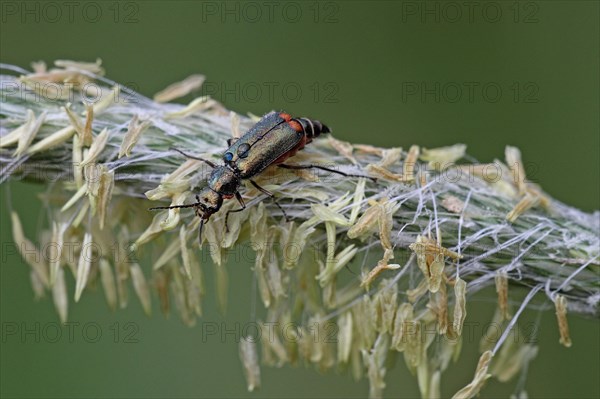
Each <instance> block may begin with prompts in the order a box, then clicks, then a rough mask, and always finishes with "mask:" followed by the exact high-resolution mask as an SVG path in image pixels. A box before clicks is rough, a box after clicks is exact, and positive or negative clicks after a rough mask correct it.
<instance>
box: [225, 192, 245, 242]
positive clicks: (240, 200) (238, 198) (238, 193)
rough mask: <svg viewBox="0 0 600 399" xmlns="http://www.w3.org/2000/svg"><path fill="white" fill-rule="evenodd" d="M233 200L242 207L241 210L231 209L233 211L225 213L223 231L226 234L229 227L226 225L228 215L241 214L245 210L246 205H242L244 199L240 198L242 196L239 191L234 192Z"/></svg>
mask: <svg viewBox="0 0 600 399" xmlns="http://www.w3.org/2000/svg"><path fill="white" fill-rule="evenodd" d="M235 199H236V200H238V202H239V203H240V205H241V206H242V207H241V208H238V209H233V210H229V211H227V213H226V214H225V231H226V232H227V233H229V225H228V224H227V220H229V214H230V213H234V212H241V211H243V210H244V209H246V204H245V203H244V199H243V198H242V195H241V194H240V192H239V191H236V192H235Z"/></svg>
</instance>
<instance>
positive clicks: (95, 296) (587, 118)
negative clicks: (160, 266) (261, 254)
mask: <svg viewBox="0 0 600 399" xmlns="http://www.w3.org/2000/svg"><path fill="white" fill-rule="evenodd" d="M1 10H2V15H1V28H0V29H1V30H0V33H1V35H0V60H1V61H2V62H4V63H11V64H16V65H20V66H22V67H25V68H29V64H30V62H31V61H37V60H44V61H46V62H47V63H48V64H50V63H51V62H52V61H53V60H55V59H74V60H82V61H93V60H95V59H96V58H97V57H99V58H101V59H102V60H103V65H104V66H105V67H106V69H107V75H108V77H110V78H112V79H113V80H116V81H118V82H121V83H125V84H128V85H130V86H131V87H133V88H135V89H137V90H139V91H140V92H141V93H143V94H146V95H149V96H151V95H152V94H154V93H155V92H157V91H158V90H160V89H162V88H164V87H165V86H166V85H168V84H170V83H172V82H174V81H178V80H180V79H182V78H184V77H186V76H187V75H189V74H191V73H198V72H199V73H203V74H205V75H206V76H207V79H208V80H207V82H206V85H205V88H204V89H203V90H202V91H201V92H200V93H196V95H200V94H211V95H212V96H213V97H215V98H216V99H218V100H220V101H222V102H223V103H224V104H225V105H226V106H227V107H228V108H230V109H233V110H235V111H238V112H241V113H245V112H253V113H255V114H262V113H264V112H266V111H269V110H271V109H285V110H287V111H289V112H291V113H293V114H296V115H307V116H311V117H314V118H318V119H321V120H322V121H325V122H327V123H328V125H330V126H331V127H332V128H333V130H334V133H335V135H336V137H338V138H341V139H344V140H349V141H353V142H363V143H370V144H374V145H379V146H402V147H404V148H407V147H408V146H410V145H411V144H419V145H422V146H425V147H435V146H441V145H449V144H453V143H459V142H460V143H466V144H467V145H468V149H469V150H468V151H469V153H470V154H471V155H473V156H475V157H476V158H478V159H479V160H481V161H492V160H493V159H494V158H499V159H503V156H504V147H505V145H507V144H510V145H515V146H517V147H519V148H520V149H521V151H522V153H523V159H524V161H525V163H526V169H527V171H528V177H529V178H530V179H531V180H533V181H534V182H537V183H539V184H541V185H542V187H543V188H544V189H545V190H546V191H547V192H548V193H549V194H550V195H552V196H554V197H555V198H557V199H558V200H560V201H563V202H565V203H567V204H570V205H573V206H576V207H579V208H581V209H584V210H586V211H592V210H595V209H598V208H599V207H600V206H599V196H600V192H599V185H598V181H599V173H600V167H599V166H600V165H599V147H600V146H599V144H600V143H599V138H600V135H599V131H600V129H599V128H600V123H599V113H598V109H599V108H600V104H599V71H600V65H599V36H600V35H599V33H600V32H599V16H600V15H599V3H598V2H597V1H570V2H567V1H531V2H527V1H523V2H515V1H496V2H462V1H461V2H438V1H428V2H417V1H398V2H392V1H347V2H346V1H344V2H321V3H315V2H312V1H298V2H280V1H272V2H262V1H258V2H249V3H244V2H238V1H231V2H219V1H217V2H214V1H197V2H193V1H164V0H163V1H142V2H128V1H126V2H113V1H97V2H81V1H71V2H60V1H59V2H51V3H50V5H47V3H44V2H33V1H32V2H26V1H25V2H24V1H2V2H1ZM191 98H192V97H191V96H188V97H186V98H185V99H184V101H186V100H190V99H191ZM0 190H1V193H0V195H1V197H0V198H1V201H2V206H0V216H1V222H2V223H1V232H0V233H1V241H2V246H3V248H2V250H3V255H2V267H1V269H0V273H1V291H0V301H1V303H0V305H1V322H2V329H3V330H2V331H3V335H2V342H1V348H0V354H1V356H0V366H1V370H0V371H1V373H0V386H1V388H0V395H1V396H2V397H59V398H63V397H78V398H91V397H108V396H118V397H127V398H129V397H222V398H229V397H264V396H268V397H284V398H291V397H327V398H334V397H365V396H366V395H367V393H368V384H367V383H366V381H365V380H363V381H360V382H354V381H353V380H352V379H351V378H350V377H348V376H347V375H338V374H335V373H330V374H328V375H326V376H324V375H320V374H319V373H317V372H315V371H313V370H312V369H308V368H305V367H303V366H301V367H296V368H292V367H284V368H282V369H275V368H263V369H262V380H263V387H262V388H261V390H260V391H259V392H258V393H253V394H250V393H247V392H246V388H245V382H244V378H243V374H242V369H241V366H240V362H239V360H238V346H237V344H236V343H235V342H234V341H235V339H234V337H232V336H227V337H224V338H225V339H221V338H220V337H217V336H208V335H207V330H206V328H209V327H210V326H209V324H210V325H214V324H211V323H217V325H220V323H226V324H225V325H226V326H227V327H228V328H234V327H235V323H244V322H246V321H248V320H249V317H250V306H251V305H250V303H251V302H252V301H253V300H256V298H255V295H254V293H253V291H252V284H251V281H252V274H251V271H250V266H251V263H248V262H236V261H235V260H231V261H230V262H229V265H228V269H229V272H230V293H229V309H228V312H227V314H226V316H221V315H220V314H219V313H218V312H217V311H216V300H215V298H214V290H213V289H212V287H211V286H210V285H209V290H208V295H207V297H206V300H205V304H204V306H205V316H204V318H203V320H202V321H201V323H202V322H204V323H206V324H204V325H202V324H199V325H198V326H196V327H195V328H187V327H185V326H183V325H182V323H181V322H180V321H179V319H178V318H177V316H176V315H172V316H171V317H170V319H168V320H165V319H164V318H163V317H162V316H161V315H160V314H159V311H158V309H157V308H156V306H155V308H154V315H153V316H152V317H151V318H147V317H145V316H144V315H143V314H142V310H141V306H139V304H138V303H137V301H136V300H135V298H132V300H131V301H130V302H131V304H130V306H129V307H128V308H127V309H126V310H120V311H117V312H115V313H112V312H110V311H109V310H108V309H107V307H106V305H105V303H104V299H103V296H102V293H101V291H100V290H98V291H97V292H96V293H91V292H89V293H88V294H87V295H84V296H83V299H82V301H81V302H80V303H79V304H77V305H76V306H73V305H72V304H71V306H70V314H69V320H70V321H71V322H72V323H79V324H77V325H76V324H73V325H72V326H73V327H72V328H73V331H74V335H73V339H69V337H67V336H65V335H64V333H65V332H66V330H64V331H63V336H62V338H61V339H59V341H58V342H50V341H52V339H51V338H52V337H54V335H53V330H52V331H51V330H50V329H51V328H52V326H54V324H53V323H57V322H58V319H57V316H56V315H55V312H54V309H53V305H52V301H51V300H50V299H46V300H43V301H40V302H34V300H33V293H32V290H31V287H30V283H29V270H28V266H27V265H26V264H24V263H23V262H22V261H21V259H20V258H19V257H18V256H16V255H14V254H10V253H8V252H7V250H6V248H7V246H6V245H9V244H10V242H11V233H10V221H9V216H8V215H9V214H8V211H7V208H8V206H7V198H9V197H10V198H11V199H12V206H13V208H14V209H15V210H17V211H18V212H19V213H20V215H22V218H23V223H24V228H25V231H26V235H28V236H29V237H30V238H34V237H35V236H36V232H37V231H38V229H39V226H40V225H44V224H45V223H46V219H45V215H43V214H41V212H40V211H39V209H40V206H39V202H38V200H37V198H36V193H39V192H40V191H41V187H37V186H34V185H28V184H23V183H14V182H13V183H11V184H10V185H3V186H2V187H1V188H0ZM143 266H144V268H145V270H146V271H147V272H148V270H149V265H147V264H146V265H143ZM205 270H207V274H208V277H209V281H212V280H210V279H211V278H212V274H211V268H210V267H206V268H205ZM72 288H73V287H70V289H71V292H72ZM130 293H132V292H130ZM480 299H481V301H479V302H477V303H471V304H470V307H469V312H470V313H469V316H468V320H469V319H470V320H471V321H472V322H474V323H476V322H480V323H481V324H482V325H484V324H485V323H487V322H488V321H489V319H490V317H491V313H492V312H493V308H494V303H493V301H494V300H495V296H494V293H493V292H488V293H483V294H482V295H480ZM155 305H156V304H155ZM524 317H525V318H524V319H523V322H524V323H525V322H527V321H528V320H529V321H535V320H538V319H539V320H540V325H539V327H538V329H537V332H538V334H539V335H538V342H539V345H540V346H541V350H540V353H539V355H538V357H537V358H536V359H535V360H534V361H533V362H532V364H531V367H530V370H529V374H528V379H527V382H526V385H525V387H526V389H527V391H528V393H529V396H530V397H534V398H537V397H554V398H563V397H581V398H583V397H590V398H591V397H598V396H600V386H599V382H598V375H600V366H599V363H600V360H599V353H600V352H599V342H600V328H599V323H598V320H590V319H578V318H576V317H570V322H571V331H572V337H573V343H574V344H573V347H572V348H570V349H565V348H563V347H561V346H560V345H559V344H558V332H557V327H556V321H555V318H554V314H553V312H552V311H547V312H544V313H538V312H535V311H528V312H527V313H526V314H525V316H524ZM36 323H38V324H37V325H39V327H40V328H41V329H42V330H41V333H40V339H39V342H36V336H35V334H29V335H25V336H24V337H23V336H21V333H22V332H23V330H25V329H27V328H29V329H32V328H33V329H35V328H36ZM93 323H96V324H93ZM128 323H130V324H128ZM84 326H86V327H87V330H86V331H83V327H84ZM44 327H46V328H47V330H46V334H45V333H44V330H43V329H44ZM12 328H16V329H17V333H16V334H14V335H11V334H8V331H9V330H10V329H12ZM98 328H99V329H100V331H101V336H100V337H99V338H98V339H97V341H98V342H87V341H86V338H87V340H90V339H92V340H93V338H94V336H95V335H96V334H95V333H96V331H97V329H98ZM117 331H118V332H119V334H116V332H117ZM127 334H131V335H130V336H129V335H127ZM128 337H129V338H132V339H133V342H126V341H130V340H131V339H127V338H128ZM115 341H116V342H115ZM477 343H478V340H476V341H473V342H469V343H465V351H464V352H463V355H462V357H461V359H460V360H459V362H458V363H457V364H456V365H455V366H453V368H452V370H450V371H448V372H447V373H446V374H444V375H443V377H442V378H443V381H442V390H443V391H442V392H443V393H444V394H445V395H450V394H452V393H453V392H455V391H456V390H457V389H458V388H460V387H461V386H463V385H464V384H466V383H467V382H468V381H470V379H471V378H472V375H473V372H474V369H475V364H476V361H477V357H478V355H477V352H476V351H477ZM307 381H309V382H307ZM386 381H387V384H388V387H387V389H386V396H387V397H416V396H418V389H417V385H416V381H415V379H414V378H413V377H411V376H410V375H409V373H408V371H407V369H406V367H405V366H404V363H403V361H398V362H397V365H396V367H395V368H394V369H393V370H391V371H389V372H388V375H387V377H386ZM515 384H516V379H515V381H511V382H510V383H508V384H504V385H502V384H499V383H497V382H495V381H490V382H489V384H488V386H487V387H486V388H485V390H484V391H483V394H482V397H508V396H509V395H510V394H511V393H512V392H513V391H514V387H515Z"/></svg>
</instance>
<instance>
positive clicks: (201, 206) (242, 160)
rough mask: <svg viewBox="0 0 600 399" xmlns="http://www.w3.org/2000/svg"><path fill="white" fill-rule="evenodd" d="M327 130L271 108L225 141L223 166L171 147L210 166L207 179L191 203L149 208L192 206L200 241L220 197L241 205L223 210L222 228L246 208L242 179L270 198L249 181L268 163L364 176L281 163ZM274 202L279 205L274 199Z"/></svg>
mask: <svg viewBox="0 0 600 399" xmlns="http://www.w3.org/2000/svg"><path fill="white" fill-rule="evenodd" d="M329 132H330V130H329V128H328V127H327V126H325V125H324V124H322V123H321V122H319V121H317V120H311V119H308V118H292V116H291V115H290V114H287V113H285V112H275V111H273V112H270V113H268V114H266V115H264V116H263V117H262V118H261V119H260V120H259V121H258V122H257V123H256V124H255V125H254V126H253V127H252V128H251V129H250V130H249V131H248V132H247V133H246V134H244V135H243V136H242V137H240V138H239V139H229V140H228V142H227V143H228V145H229V148H228V149H227V150H226V151H225V153H224V154H223V163H224V164H223V165H216V164H214V163H213V162H211V161H209V160H207V159H204V158H199V157H196V156H191V155H188V154H186V153H184V152H183V151H180V150H177V149H175V151H178V152H179V153H181V154H182V155H184V156H186V157H188V158H192V159H197V160H200V161H203V162H205V163H206V164H208V165H209V166H210V167H212V168H213V171H212V172H211V174H210V176H209V178H208V185H207V187H204V188H203V189H202V190H201V191H200V192H199V193H198V195H196V202H195V203H193V204H188V205H174V206H159V207H154V208H150V209H151V210H157V209H172V208H195V210H196V215H198V216H199V217H200V228H199V231H198V238H199V240H200V242H201V241H202V240H201V238H202V227H203V226H204V223H206V222H207V221H208V219H209V218H210V216H211V215H212V214H214V213H216V212H218V211H219V209H221V206H222V205H223V199H230V198H233V197H235V198H236V199H237V201H238V202H239V204H240V206H241V208H239V209H234V210H230V211H227V214H226V216H225V226H226V227H227V217H228V216H229V213H231V212H240V211H242V210H244V209H246V204H245V203H244V200H243V199H242V195H241V194H240V192H239V188H240V185H241V181H242V180H249V181H250V183H251V184H252V185H253V186H254V187H256V188H257V189H258V190H259V191H261V192H262V193H264V194H266V195H267V196H269V197H271V198H272V199H273V200H274V196H273V194H272V193H271V192H269V191H267V190H265V189H264V188H262V187H260V186H259V185H258V184H257V183H256V182H255V181H254V180H252V177H254V176H256V175H258V174H260V173H261V172H262V171H263V170H265V169H266V168H267V167H268V166H270V165H278V166H279V167H282V168H286V169H310V168H317V169H323V170H326V171H329V172H333V173H338V174H340V175H343V176H355V177H368V176H360V175H353V174H347V173H344V172H340V171H337V170H334V169H330V168H326V167H324V166H320V165H286V164H284V163H283V162H285V161H286V160H287V159H288V158H290V157H292V156H294V155H295V154H296V153H297V152H298V151H299V150H301V149H303V148H304V146H305V145H306V144H308V143H310V142H311V141H312V140H313V138H316V137H318V136H319V135H321V134H323V133H329ZM275 204H276V205H277V206H279V204H278V203H277V202H276V201H275ZM279 208H280V209H281V210H282V212H283V214H284V215H285V211H283V208H281V206H279Z"/></svg>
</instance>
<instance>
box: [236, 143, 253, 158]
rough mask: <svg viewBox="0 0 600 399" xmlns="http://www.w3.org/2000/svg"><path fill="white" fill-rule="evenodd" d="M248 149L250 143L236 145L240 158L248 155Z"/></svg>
mask: <svg viewBox="0 0 600 399" xmlns="http://www.w3.org/2000/svg"><path fill="white" fill-rule="evenodd" d="M249 150H250V144H248V143H244V144H241V145H240V146H239V147H238V152H237V153H238V156H239V157H240V158H246V157H247V156H248V151H249Z"/></svg>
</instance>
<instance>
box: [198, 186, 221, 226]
mask: <svg viewBox="0 0 600 399" xmlns="http://www.w3.org/2000/svg"><path fill="white" fill-rule="evenodd" d="M196 198H197V200H198V208H199V210H200V212H201V214H200V215H198V216H200V217H201V218H202V219H204V220H208V219H209V218H210V216H211V215H212V214H213V213H216V212H218V211H219V209H221V205H223V196H222V195H221V194H219V193H217V192H215V191H213V190H212V189H210V188H209V187H204V188H203V189H202V190H200V192H199V193H198V195H197V196H196Z"/></svg>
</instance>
